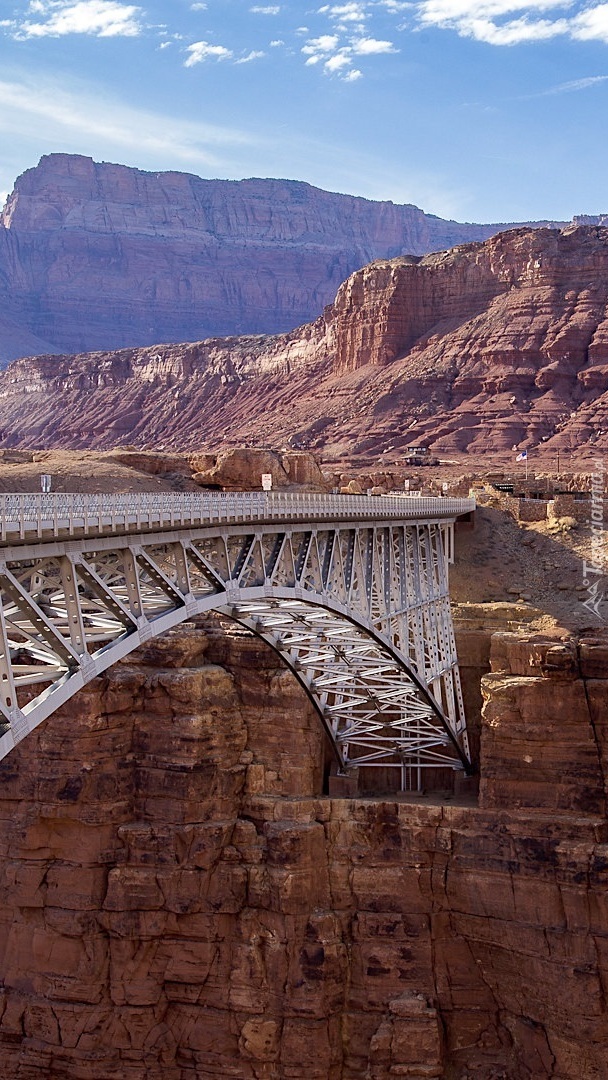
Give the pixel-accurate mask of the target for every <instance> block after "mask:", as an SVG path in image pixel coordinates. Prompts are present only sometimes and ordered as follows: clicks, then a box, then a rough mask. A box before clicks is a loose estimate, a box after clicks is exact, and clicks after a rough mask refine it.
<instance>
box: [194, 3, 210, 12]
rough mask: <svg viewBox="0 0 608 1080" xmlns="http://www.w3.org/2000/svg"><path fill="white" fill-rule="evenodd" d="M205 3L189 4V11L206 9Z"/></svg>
mask: <svg viewBox="0 0 608 1080" xmlns="http://www.w3.org/2000/svg"><path fill="white" fill-rule="evenodd" d="M206 10H207V5H206V4H190V11H206Z"/></svg>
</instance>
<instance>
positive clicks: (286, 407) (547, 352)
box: [0, 226, 608, 463]
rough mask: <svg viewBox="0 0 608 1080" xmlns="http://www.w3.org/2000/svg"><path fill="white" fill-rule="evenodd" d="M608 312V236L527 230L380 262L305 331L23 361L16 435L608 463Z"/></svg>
mask: <svg viewBox="0 0 608 1080" xmlns="http://www.w3.org/2000/svg"><path fill="white" fill-rule="evenodd" d="M607 312H608V229H605V228H601V227H598V226H579V227H570V228H568V229H564V230H561V231H560V230H554V229H535V230H531V229H528V230H514V231H512V232H508V233H501V234H500V235H498V236H495V237H493V238H491V239H490V240H487V241H485V243H483V244H471V245H465V246H463V247H458V248H454V249H453V250H452V251H449V252H443V253H441V254H439V255H429V256H425V257H423V258H421V259H419V260H416V259H412V258H411V257H408V258H399V259H393V260H391V261H387V262H375V263H373V264H371V265H370V266H367V267H365V268H364V269H363V270H360V271H357V272H356V273H355V274H353V275H352V276H351V277H350V278H349V279H348V280H347V281H346V282H345V283H344V284H343V285H342V286H341V288H340V289H339V290H338V294H337V296H336V299H335V302H334V304H333V305H330V306H328V307H327V308H326V310H325V314H324V316H323V317H322V318H320V319H317V321H316V322H314V323H311V324H308V325H306V326H304V327H301V328H300V329H298V330H295V331H292V332H291V333H289V334H285V335H279V336H276V337H264V336H253V337H241V338H230V339H219V338H216V339H209V340H207V341H203V342H199V343H196V344H190V345H181V346H155V347H154V348H150V349H133V350H123V351H120V352H115V353H107V352H104V353H95V354H92V355H88V356H79V357H66V356H62V357H49V356H41V357H37V358H35V359H31V360H22V361H19V362H16V363H15V364H13V365H12V366H11V367H10V369H9V370H8V371H7V372H6V373H5V374H3V375H2V376H0V434H1V440H2V442H3V444H4V445H5V446H29V447H31V446H48V445H55V446H75V447H78V446H91V447H99V448H105V447H109V446H112V445H116V443H120V442H121V441H123V440H124V441H128V442H135V443H136V444H137V445H138V446H159V445H164V446H166V447H170V448H172V449H180V450H183V449H190V448H192V449H205V448H209V449H212V450H214V451H215V450H217V449H218V447H226V446H230V445H235V444H237V445H238V444H243V443H248V442H249V443H253V444H254V445H256V444H257V445H260V444H262V445H269V444H270V445H274V446H275V447H277V448H278V447H282V446H285V445H289V446H292V447H294V448H299V449H307V448H312V449H314V450H316V451H321V452H322V453H323V454H324V456H325V457H326V458H327V459H331V458H334V459H338V458H344V457H347V458H353V457H357V456H367V457H368V458H370V457H371V458H372V459H373V458H374V457H376V458H377V455H378V454H380V453H383V452H387V453H390V454H392V455H393V459H395V460H397V459H398V455H399V452H400V451H401V450H402V449H403V448H404V447H405V446H407V445H408V444H411V443H420V442H422V443H424V444H426V445H428V446H430V447H431V449H432V450H433V452H435V453H437V454H442V455H444V454H460V453H474V454H479V453H486V452H488V451H491V452H493V453H503V454H509V455H510V454H511V450H512V447H513V446H514V445H517V446H518V447H520V448H521V447H522V446H529V447H532V446H535V447H536V446H538V447H540V448H541V449H544V450H546V451H548V452H550V453H551V454H552V455H554V453H555V451H556V450H557V449H560V450H565V451H571V452H575V453H576V454H578V455H580V454H581V453H582V454H584V453H587V454H588V455H589V456H592V455H593V454H595V453H597V452H599V451H602V450H605V449H607V448H608V313H607ZM390 460H391V458H390V457H389V458H386V459H385V463H389V462H390Z"/></svg>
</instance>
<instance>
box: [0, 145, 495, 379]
mask: <svg viewBox="0 0 608 1080" xmlns="http://www.w3.org/2000/svg"><path fill="white" fill-rule="evenodd" d="M499 227H500V226H498V225H469V224H460V223H459V222H455V221H444V220H442V219H441V218H437V217H434V216H432V215H428V214H424V213H423V212H422V211H421V210H419V209H418V208H417V207H415V206H409V205H408V206H396V205H394V204H393V203H390V202H386V203H374V202H370V201H369V200H367V199H361V198H354V197H352V196H348V195H337V194H331V193H329V192H326V191H321V190H319V189H318V188H313V187H311V186H310V185H309V184H304V183H299V182H296V181H289V180H242V181H226V180H202V179H200V178H199V177H197V176H190V175H187V174H184V173H177V172H170V173H146V172H141V171H139V170H138V169H130V168H126V167H125V166H121V165H109V164H105V163H104V164H98V163H96V162H94V161H92V160H91V159H90V158H86V157H80V156H76V155H69V154H51V155H49V156H48V157H43V158H42V160H41V161H40V164H39V165H38V166H37V167H36V168H34V169H29V170H28V171H27V172H26V173H24V174H23V175H22V176H20V177H19V178H18V180H17V182H16V185H15V189H14V191H13V193H12V194H11V196H10V197H9V199H8V202H7V204H6V207H5V209H4V213H3V214H2V219H1V226H0V282H2V285H0V288H1V289H2V293H1V295H2V296H3V303H2V307H3V309H4V312H5V317H6V320H7V322H6V326H4V327H3V326H2V325H1V324H0V359H2V360H3V361H4V362H6V361H7V360H9V359H13V358H15V357H16V356H24V355H32V353H40V352H65V353H77V352H82V351H84V350H91V349H117V348H121V347H125V346H132V345H138V346H142V345H146V344H152V343H154V342H159V341H188V340H190V341H192V340H194V341H198V340H201V339H202V338H204V337H208V336H212V335H213V336H215V335H219V334H221V335H225V334H247V333H277V332H281V331H285V330H289V329H291V328H292V327H294V326H297V325H299V324H301V323H303V322H306V321H308V320H310V319H314V318H316V317H317V316H318V315H319V314H320V313H321V311H322V310H323V306H324V305H325V304H327V303H329V302H330V301H331V300H332V299H333V297H334V295H335V292H336V289H337V288H338V285H339V284H340V283H341V282H342V281H344V279H345V278H346V277H348V275H349V274H350V273H352V271H353V270H355V269H357V268H358V267H360V266H363V265H365V264H366V263H368V262H370V261H371V260H372V259H376V258H390V257H392V256H393V255H400V254H402V253H403V252H411V253H413V254H422V253H423V252H426V251H435V250H437V249H440V248H444V247H449V246H451V245H452V244H457V243H462V242H466V241H467V240H481V239H485V237H487V236H491V235H492V234H493V233H495V232H497V230H498V228H499ZM3 330H4V333H2V331H3ZM44 342H46V343H47V344H44ZM49 343H50V345H51V347H50V348H49Z"/></svg>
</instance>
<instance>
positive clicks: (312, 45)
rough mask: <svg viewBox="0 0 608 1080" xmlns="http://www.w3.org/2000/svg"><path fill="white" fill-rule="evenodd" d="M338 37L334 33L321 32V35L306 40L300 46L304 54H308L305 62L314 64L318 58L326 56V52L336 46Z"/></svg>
mask: <svg viewBox="0 0 608 1080" xmlns="http://www.w3.org/2000/svg"><path fill="white" fill-rule="evenodd" d="M339 40H340V39H339V37H337V36H336V35H335V34H322V35H321V37H318V38H311V39H310V41H307V42H306V45H303V46H302V52H303V53H304V56H309V57H310V60H307V61H306V62H307V63H309V64H313V63H314V64H316V63H317V62H318V61H319V60H321V59H323V57H324V56H327V54H328V53H332V52H333V51H334V49H335V48H336V47H337V45H338V42H339Z"/></svg>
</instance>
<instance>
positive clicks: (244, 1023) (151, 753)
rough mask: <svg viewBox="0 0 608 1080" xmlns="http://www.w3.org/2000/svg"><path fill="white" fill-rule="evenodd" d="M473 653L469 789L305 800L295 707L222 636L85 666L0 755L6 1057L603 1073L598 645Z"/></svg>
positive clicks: (95, 1070) (260, 1073) (281, 1070)
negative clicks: (454, 796) (448, 799)
mask: <svg viewBox="0 0 608 1080" xmlns="http://www.w3.org/2000/svg"><path fill="white" fill-rule="evenodd" d="M478 644H479V656H474V655H473V652H474V651H475V650H474V648H473V645H472V639H471V636H470V635H469V637H468V641H467V650H468V656H467V669H472V668H473V667H475V665H476V664H477V665H479V666H481V667H484V666H487V655H488V644H489V642H488V641H487V640H486V641H479V643H478ZM490 662H491V666H492V669H493V670H492V672H491V673H490V674H489V675H488V676H487V677H486V679H485V682H484V694H485V696H486V705H485V710H484V717H483V721H482V732H481V776H482V789H481V798H480V804H479V806H475V805H469V806H465V805H461V806H458V805H454V804H444V805H441V803H440V802H439V801H436V800H434V799H433V798H432V797H429V798H428V799H426V800H419V801H418V802H414V801H410V802H405V801H401V802H396V801H385V802H383V801H381V800H378V799H369V798H368V799H360V800H352V801H349V800H336V799H333V800H332V799H327V798H324V797H321V796H320V794H319V792H320V790H321V788H320V784H321V772H322V766H323V744H322V740H321V735H320V726H319V725H318V722H317V720H316V717H315V716H314V715H313V714H312V712H311V710H310V707H309V705H308V703H307V701H306V699H305V698H304V696H303V695H302V694H301V692H300V691H299V689H298V687H297V686H296V684H295V680H293V678H292V677H291V676H290V675H289V674H287V673H285V672H279V671H278V670H277V669H276V668H275V667H274V666H273V664H272V659H271V658H270V654H269V653H266V652H265V651H264V650H263V649H262V647H261V646H260V645H259V644H258V643H256V642H255V641H254V640H253V639H251V638H249V637H245V636H243V635H242V634H237V635H236V636H234V637H232V638H231V639H229V638H226V637H225V636H221V637H218V636H217V634H216V633H215V632H211V633H208V634H202V633H201V632H200V631H196V630H194V629H192V628H190V629H188V628H187V627H184V628H181V629H179V630H177V631H175V632H172V633H171V634H170V635H168V636H167V638H166V639H165V640H163V641H158V642H151V643H150V644H149V645H147V646H146V647H145V648H143V649H141V650H140V651H139V653H137V654H134V655H133V657H132V658H131V661H130V662H129V663H124V664H122V665H121V666H120V667H116V668H114V669H113V670H111V671H110V672H108V673H107V675H106V676H105V677H104V678H103V679H99V680H97V681H96V682H95V683H93V684H90V685H89V686H88V687H87V688H86V690H85V691H83V692H82V693H81V694H80V695H78V696H77V697H76V698H75V699H73V701H72V702H71V703H70V704H69V706H66V708H65V710H64V711H63V713H62V715H59V714H57V715H56V716H55V717H53V718H51V720H50V721H49V722H47V724H46V725H44V726H43V727H42V728H41V729H39V731H38V733H36V734H34V735H33V736H30V738H29V739H28V740H26V742H25V743H24V744H22V745H21V747H20V748H19V749H18V751H16V752H15V753H14V754H13V755H11V756H10V757H9V758H8V759H7V760H6V762H5V763H3V765H2V766H1V767H0V772H1V774H2V784H1V786H0V808H1V809H0V850H1V852H2V864H1V870H0V874H1V877H0V924H1V925H2V933H1V934H0V972H1V974H2V983H3V985H2V990H1V991H0V1064H1V1065H2V1067H3V1071H4V1074H5V1075H7V1076H11V1077H21V1076H23V1077H27V1078H28V1080H38V1078H39V1080H116V1078H117V1077H119V1076H120V1077H122V1078H124V1080H161V1078H162V1080H186V1078H188V1077H192V1080H201V1078H203V1077H209V1078H210V1080H219V1078H220V1077H222V1078H223V1077H228V1076H231V1077H234V1078H236V1080H286V1078H288V1077H289V1078H291V1080H389V1078H392V1077H395V1076H406V1077H407V1076H410V1077H412V1078H413V1077H417V1078H418V1077H427V1078H432V1077H437V1078H440V1077H442V1078H445V1077H448V1076H449V1077H454V1078H462V1080H464V1078H465V1077H467V1078H471V1077H473V1078H475V1080H497V1078H499V1077H508V1078H509V1080H542V1078H547V1080H549V1078H551V1080H598V1078H599V1077H601V1076H603V1075H604V1074H605V1063H606V1058H607V1053H608V1025H607V1021H606V1017H607V1011H606V984H607V979H608V936H607V927H608V911H607V910H606V892H607V891H606V886H607V884H608V823H607V820H606V814H605V801H604V800H605V795H606V779H607V769H606V766H607V762H608V733H607V731H606V725H605V720H603V719H602V702H605V700H606V688H607V679H608V643H607V642H606V639H605V638H603V639H602V638H594V639H588V640H587V641H585V642H574V641H564V642H555V641H545V642H543V641H541V640H539V639H530V640H523V639H521V638H517V637H515V635H504V634H502V635H498V636H497V637H496V638H494V639H493V642H492V649H491V656H490ZM521 671H524V672H525V674H523V675H522V674H521ZM539 698H542V701H543V702H544V706H543V712H542V715H541V714H539V712H538V700H539ZM505 704H506V705H507V707H506V708H505ZM564 763H566V769H567V771H566V773H564ZM499 781H500V782H499ZM537 781H538V782H537ZM554 788H555V790H554Z"/></svg>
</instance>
